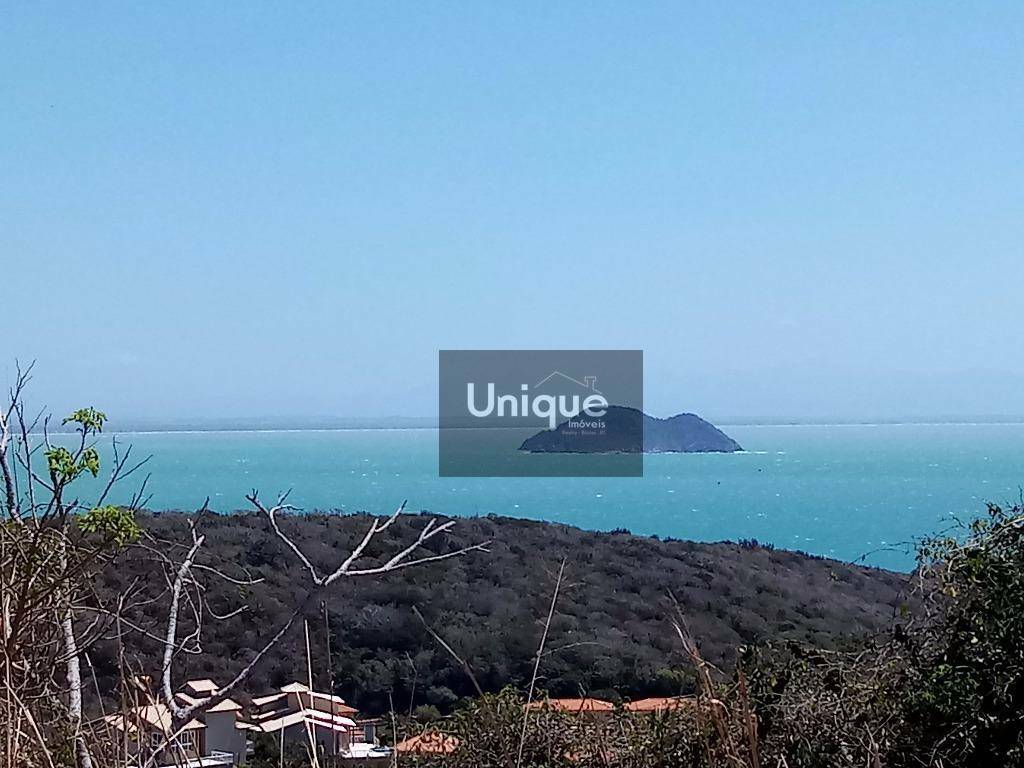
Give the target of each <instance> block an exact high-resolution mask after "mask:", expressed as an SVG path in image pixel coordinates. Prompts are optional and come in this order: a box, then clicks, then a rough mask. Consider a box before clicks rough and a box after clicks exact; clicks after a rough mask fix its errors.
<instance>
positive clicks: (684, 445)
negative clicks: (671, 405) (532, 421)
mask: <svg viewBox="0 0 1024 768" xmlns="http://www.w3.org/2000/svg"><path fill="white" fill-rule="evenodd" d="M519 450H521V451H527V452H530V453H615V452H628V453H634V452H638V451H640V450H642V451H643V452H644V453H734V452H736V451H742V450H743V448H742V447H741V446H740V444H739V443H737V442H736V441H735V440H733V439H732V438H731V437H729V436H728V435H727V434H725V433H724V432H722V430H720V429H718V427H716V426H715V425H713V424H711V423H709V422H707V421H705V420H704V419H702V418H701V417H700V416H697V415H696V414H693V413H679V414H676V415H675V416H671V417H669V418H667V419H658V418H655V417H654V416H649V415H647V414H646V413H643V412H641V411H638V410H637V409H635V408H625V407H623V406H618V405H612V406H609V407H608V410H607V413H606V414H605V415H604V416H602V417H600V419H595V418H591V417H574V418H572V419H567V420H566V421H563V422H562V423H561V424H559V425H558V426H557V427H556V428H555V429H546V430H543V431H541V432H538V433H537V434H535V435H533V436H532V437H529V438H527V439H526V440H524V441H523V444H522V445H521V446H519Z"/></svg>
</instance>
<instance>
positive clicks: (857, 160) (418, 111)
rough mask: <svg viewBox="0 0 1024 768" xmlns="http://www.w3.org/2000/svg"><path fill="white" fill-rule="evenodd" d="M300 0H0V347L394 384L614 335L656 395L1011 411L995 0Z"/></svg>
mask: <svg viewBox="0 0 1024 768" xmlns="http://www.w3.org/2000/svg"><path fill="white" fill-rule="evenodd" d="M297 6H298V7H296V4H285V3H279V4H278V3H275V4H271V3H250V4H247V5H246V6H243V4H240V3H231V4H228V3H220V4H212V3H187V2H177V3H173V4H172V3H146V4H137V3H135V4H129V3H123V4H120V3H104V4H102V7H98V6H96V5H95V4H94V5H92V6H85V5H80V6H75V5H73V4H47V3H31V4H30V3H24V4H21V3H13V4H9V5H7V7H6V9H5V14H4V16H5V20H4V24H3V30H2V32H0V98H2V104H3V116H2V118H0V174H2V178H3V184H2V185H0V254H2V256H0V258H2V259H3V262H4V264H5V267H4V270H3V285H4V288H3V293H4V297H5V298H4V307H5V313H4V314H5V324H6V330H7V333H6V334H5V344H4V354H3V357H4V358H5V359H4V360H3V361H2V362H0V377H2V378H3V379H4V380H9V379H10V376H11V371H12V365H11V362H10V361H11V360H13V358H14V357H16V356H17V357H20V358H22V359H32V358H36V359H38V366H39V367H38V375H37V378H36V382H35V396H36V399H37V400H38V401H40V402H41V403H45V404H47V405H49V406H51V407H53V408H57V409H62V408H64V407H67V406H69V405H77V404H80V403H82V402H88V403H95V404H97V405H102V406H103V407H105V408H106V409H107V410H108V411H110V412H112V413H115V414H118V415H122V416H126V417H128V416H130V417H151V418H169V419H171V418H177V417H195V416H206V417H212V416H220V415H224V416H239V415H247V414H275V415H276V414H296V415H314V414H340V415H364V414H374V415H385V414H410V415H416V414H430V413H432V412H433V410H434V407H435V400H434V397H435V394H434V393H435V391H436V381H435V378H436V361H437V350H438V349H439V348H594V347H598V348H600V347H607V348H642V349H644V350H645V361H646V385H647V387H646V390H647V402H648V405H649V407H650V410H652V411H653V412H654V413H656V414H659V415H668V414H670V413H673V412H676V411H680V410H696V411H698V412H701V413H704V414H707V415H709V416H712V417H716V418H730V417H739V416H754V417H792V416H797V417H813V418H831V417H867V418H871V417H882V416H892V415H921V416H929V415H949V414H1014V415H1022V414H1024V333H1022V332H1021V329H1022V325H1024V324H1022V322H1021V320H1020V309H1019V306H1020V301H1021V292H1022V283H1024V279H1022V278H1024V246H1022V243H1024V216H1022V214H1024V157H1022V155H1024V152H1022V150H1024V138H1022V137H1024V93H1022V90H1024V56H1022V55H1021V50H1024V6H1021V5H1020V4H1017V3H1005V4H999V3H986V4H983V5H982V4H966V3H963V4H943V3H934V4H928V5H925V4H920V3H869V2H864V3H839V2H836V3H799V4H797V3H793V4H789V3H756V4H755V3H721V2H709V3H664V4H661V3H625V2H620V3H601V2H597V3H593V2H587V3H573V2H564V3H506V4H496V3H469V2H463V3H440V2H434V3H411V2H410V3H390V4H380V3H323V4H314V3H303V4H297Z"/></svg>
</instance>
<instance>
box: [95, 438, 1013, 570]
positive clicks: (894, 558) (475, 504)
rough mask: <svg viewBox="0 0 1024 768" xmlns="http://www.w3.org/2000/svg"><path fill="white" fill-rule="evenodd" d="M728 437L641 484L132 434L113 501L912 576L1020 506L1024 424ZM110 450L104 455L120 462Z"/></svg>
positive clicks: (299, 441) (406, 443)
mask: <svg viewBox="0 0 1024 768" xmlns="http://www.w3.org/2000/svg"><path fill="white" fill-rule="evenodd" d="M724 429H725V431H726V432H727V433H728V434H730V435H731V436H732V437H734V438H736V440H738V441H739V442H740V443H741V444H742V445H743V446H744V448H745V449H746V452H744V453H739V454H662V455H648V456H646V457H645V462H644V465H645V466H644V477H642V478H591V477H588V478H558V477H539V478H465V479H463V478H441V477H438V471H437V470H438V455H437V442H438V440H437V431H436V430H434V429H394V430H388V429H365V430H334V431H309V430H302V431H250V432H242V431H229V432H137V433H127V434H121V435H117V440H118V443H119V444H120V446H121V448H122V450H123V448H124V446H126V445H128V444H131V445H132V446H133V455H134V456H137V457H139V458H142V457H144V456H147V455H152V458H151V459H150V460H149V462H148V463H147V464H146V466H145V467H144V468H143V469H141V470H139V472H138V473H137V474H136V475H135V476H133V477H132V478H131V479H130V481H128V482H127V483H126V484H125V485H124V486H123V487H122V488H121V490H120V491H118V492H117V493H115V494H114V497H113V501H116V502H126V501H127V500H128V499H129V498H130V497H131V494H132V492H133V491H134V490H135V488H136V487H137V485H138V481H139V480H141V479H142V474H143V473H149V474H150V475H151V477H150V479H149V481H148V491H149V492H150V493H151V498H150V500H149V503H148V506H149V507H150V508H151V509H194V508H196V507H198V506H199V505H201V504H202V503H203V500H204V498H206V497H207V496H209V498H210V506H211V507H212V508H213V509H214V510H216V511H218V512H231V511H232V510H237V509H244V508H246V505H247V502H246V501H245V494H246V493H248V492H249V491H251V490H252V489H254V488H256V489H259V491H260V494H261V496H263V497H264V498H267V499H270V498H272V497H276V495H277V494H278V493H280V492H281V491H285V490H288V489H291V495H290V497H289V501H290V502H291V503H292V504H295V505H297V506H299V507H301V508H303V509H305V510H308V511H312V510H324V511H329V510H336V511H340V512H355V511H369V512H373V513H378V514H385V513H389V512H391V511H392V510H393V509H395V507H396V506H397V505H398V504H400V503H401V502H402V501H403V500H404V499H408V508H409V509H411V510H430V511H433V512H436V513H438V514H443V515H459V516H473V515H487V514H491V513H494V514H498V515H510V516H515V517H523V518H530V519H534V520H551V521H557V522H561V523H569V524H571V525H575V526H579V527H582V528H587V529H592V530H612V529H616V528H625V529H628V530H630V531H632V532H633V533H636V534H645V535H651V534H656V535H658V536H662V537H675V538H682V539H696V540H702V541H719V540H723V539H731V540H738V539H757V540H759V541H761V542H771V543H773V544H774V545H776V546H778V547H782V548H787V549H798V550H803V551H806V552H810V553H813V554H818V555H825V556H828V557H833V558H838V559H841V560H848V561H854V560H859V561H861V562H865V563H867V564H870V565H875V566H880V567H885V568H892V569H898V570H910V569H911V568H913V566H914V557H913V551H912V549H911V548H910V547H909V546H908V543H909V542H912V541H913V540H914V539H916V538H920V537H921V536H923V535H926V534H929V533H934V532H938V531H942V530H945V529H948V528H949V527H950V526H951V524H952V523H953V520H954V518H961V519H969V518H971V517H974V516H977V515H979V514H983V513H984V509H985V502H987V501H993V502H996V503H1012V502H1014V501H1016V500H1019V498H1020V493H1021V492H1020V486H1021V485H1022V484H1024V424H935V425H928V424H885V425H852V426H851V425H841V426H817V425H815V426H803V425H802V426H749V425H747V426H733V427H729V426H724ZM110 438H111V436H110V435H105V436H104V437H103V440H102V441H101V443H100V447H101V448H102V449H103V453H104V454H105V458H108V459H109V453H110V450H109V448H110ZM89 482H96V481H91V480H90V481H89ZM82 490H83V491H86V490H88V489H82ZM83 497H84V496H83Z"/></svg>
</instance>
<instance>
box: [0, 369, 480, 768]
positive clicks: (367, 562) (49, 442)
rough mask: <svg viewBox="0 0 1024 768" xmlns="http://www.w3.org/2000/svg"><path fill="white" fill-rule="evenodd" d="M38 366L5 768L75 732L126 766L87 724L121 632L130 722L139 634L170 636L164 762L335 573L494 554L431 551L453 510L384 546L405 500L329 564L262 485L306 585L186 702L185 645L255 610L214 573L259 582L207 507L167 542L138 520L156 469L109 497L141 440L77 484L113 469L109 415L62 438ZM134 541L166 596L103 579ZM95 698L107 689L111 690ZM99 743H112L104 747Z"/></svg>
mask: <svg viewBox="0 0 1024 768" xmlns="http://www.w3.org/2000/svg"><path fill="white" fill-rule="evenodd" d="M31 371H32V367H31V366H29V367H28V368H27V369H24V370H22V369H20V368H19V369H18V371H17V376H16V379H15V382H14V384H13V386H12V387H11V390H10V392H9V397H8V401H7V403H6V406H5V407H4V408H3V409H2V411H0V476H2V481H3V489H2V498H0V509H2V513H3V517H2V520H0V636H2V644H0V678H2V686H3V696H2V699H3V701H2V706H3V713H2V714H3V717H4V719H5V721H6V722H7V723H8V724H9V725H8V727H7V728H6V733H5V736H4V741H3V742H2V743H0V750H2V755H0V756H2V765H3V768H14V766H35V765H45V766H48V767H49V768H57V765H58V764H59V763H58V762H55V758H54V755H55V754H57V753H58V752H60V751H61V750H60V749H57V748H56V747H57V746H58V743H59V742H61V741H64V740H67V742H65V743H70V744H72V745H73V751H74V755H75V758H74V762H75V763H76V764H77V765H78V766H79V768H97V761H98V760H99V761H100V762H102V760H101V759H100V758H102V756H104V755H110V754H114V755H117V754H118V753H120V756H121V764H124V762H123V759H124V757H125V756H126V755H125V749H126V747H125V745H124V744H122V745H120V747H119V746H118V745H117V744H115V743H113V742H114V739H113V737H112V736H111V735H110V734H109V733H103V732H102V731H103V728H102V727H101V728H99V729H98V730H90V729H89V728H88V727H87V726H86V724H85V723H84V722H83V712H84V711H85V706H84V703H83V701H84V699H85V696H86V686H85V684H84V682H83V660H84V659H85V658H86V654H87V652H88V650H89V648H90V647H91V645H92V644H94V643H95V642H96V640H97V639H99V638H104V637H106V638H111V637H113V638H116V641H117V643H118V647H119V657H120V658H121V668H122V676H123V677H124V678H125V679H123V680H122V685H121V687H122V698H123V707H122V710H123V711H122V713H121V716H122V717H123V718H124V724H125V725H128V718H129V710H130V709H131V706H130V705H131V704H132V703H137V702H138V692H137V691H134V690H133V693H132V698H133V699H134V701H133V702H129V701H127V699H125V698H124V695H125V694H124V691H126V690H129V689H131V686H130V681H129V680H128V679H127V678H128V677H130V676H131V677H134V674H135V673H137V672H141V670H133V671H130V670H128V665H127V663H126V662H125V661H124V659H125V652H124V648H125V646H126V645H128V644H130V643H131V642H132V641H133V638H138V639H142V638H146V639H147V640H148V641H151V642H157V643H159V647H160V648H161V651H162V652H161V654H160V661H159V664H160V667H159V674H158V675H155V676H153V677H155V679H156V680H157V681H158V682H157V685H156V686H155V689H154V690H151V691H148V692H147V696H148V697H150V698H151V699H152V701H153V702H154V703H157V704H161V705H165V706H166V707H167V709H168V711H169V712H170V715H171V717H170V724H169V726H168V727H167V728H166V731H167V732H166V733H165V734H164V735H165V741H166V743H167V744H168V749H167V750H164V751H162V752H158V753H153V754H150V755H147V756H146V757H145V764H146V765H155V764H156V761H157V759H158V757H160V759H166V758H167V754H168V752H171V751H173V749H174V745H175V744H176V743H177V741H178V739H177V737H178V736H179V735H180V734H181V732H182V729H183V727H184V726H185V725H186V724H187V723H189V722H190V721H191V720H192V719H193V718H195V717H198V716H200V715H202V714H203V713H204V712H205V711H206V710H208V709H209V708H210V707H213V706H215V705H216V704H218V703H219V702H221V701H223V700H224V699H225V698H227V697H228V696H229V695H230V694H231V693H232V692H233V691H235V690H236V689H238V688H239V687H240V686H241V684H242V683H243V682H244V681H245V680H246V678H248V677H249V675H250V674H251V673H252V671H253V669H254V668H255V667H256V665H257V664H259V663H260V661H261V660H262V659H263V658H264V657H266V656H267V654H269V653H271V652H272V651H273V649H274V648H275V647H276V646H277V645H278V644H279V643H280V642H281V640H282V638H284V637H285V635H286V634H287V633H288V632H289V630H290V629H292V627H293V625H294V624H296V622H297V621H298V620H299V619H300V618H301V617H302V616H303V615H304V614H305V613H307V612H308V611H309V609H310V607H311V606H315V605H316V604H317V603H318V602H319V601H320V600H322V599H323V597H324V596H325V593H326V592H327V590H329V589H330V588H331V586H332V585H333V584H336V583H337V582H339V581H340V580H342V579H348V578H357V577H358V578H375V577H382V576H385V575H386V574H388V573H391V572H394V571H397V570H400V569H404V568H410V567H415V566H419V565H425V564H428V563H436V562H440V561H445V560H449V559H451V558H455V557H459V556H462V555H465V554H467V553H470V552H474V551H486V546H487V543H486V542H484V543H479V544H473V545H471V546H466V547H461V548H458V549H453V550H452V551H449V552H442V553H440V554H433V553H431V554H424V553H423V551H422V547H423V546H424V545H425V544H427V543H428V542H430V541H431V540H433V539H435V538H436V537H438V536H441V535H442V534H444V533H445V532H447V531H449V530H450V529H451V528H452V526H453V525H454V524H455V521H453V520H447V521H444V522H439V521H438V520H436V519H429V520H427V522H426V523H425V525H424V526H423V527H422V528H421V529H420V530H419V531H418V533H417V535H416V537H415V538H414V539H413V540H412V541H409V542H407V543H405V544H402V545H399V546H398V547H397V548H396V549H395V550H394V551H393V552H390V553H385V554H381V553H380V552H378V551H376V550H377V549H378V548H379V547H378V546H376V545H375V541H376V540H378V537H379V534H381V533H383V532H385V531H387V530H388V529H389V528H390V527H391V526H392V525H393V524H394V523H395V522H396V521H397V520H398V519H399V517H400V516H401V515H402V514H403V513H404V512H405V504H404V503H403V504H402V505H401V506H399V507H398V509H396V510H395V511H394V512H393V513H392V514H391V515H389V516H386V517H380V518H374V519H373V520H372V521H371V523H370V525H369V527H368V529H367V530H366V532H365V534H364V535H363V537H362V538H361V539H360V540H359V541H358V543H357V544H356V545H355V546H354V547H353V548H352V550H351V551H350V552H348V553H347V555H346V556H344V557H343V558H341V559H340V561H339V562H338V563H337V564H336V565H334V566H333V567H331V568H329V569H328V570H327V571H326V572H321V571H319V570H318V569H317V568H316V567H315V566H314V565H313V561H312V560H311V558H310V557H309V556H307V554H306V553H304V552H303V550H302V549H301V548H300V547H299V546H298V544H297V543H296V541H295V539H294V538H293V537H291V536H289V535H288V534H287V533H286V532H285V530H284V528H282V525H281V522H282V517H284V516H286V515H288V514H289V513H293V512H296V511H297V510H296V509H295V508H294V507H292V506H291V505H289V504H288V503H287V494H284V495H282V496H281V497H279V498H278V499H277V501H276V503H274V504H272V505H266V504H264V503H263V502H262V501H261V500H260V498H259V495H258V494H257V493H256V491H253V492H252V493H251V494H249V495H248V496H247V499H248V501H249V503H250V504H251V505H252V507H253V509H254V510H255V511H256V512H257V513H258V514H260V515H261V516H262V517H263V518H264V519H265V520H266V521H267V524H268V525H269V526H270V528H271V529H272V531H273V533H274V535H275V536H276V537H277V538H278V539H279V540H280V541H281V543H282V544H283V545H284V546H285V547H286V548H287V550H288V551H289V552H290V553H291V554H292V555H293V556H294V557H295V559H296V562H297V564H298V566H299V570H300V572H301V573H302V574H303V576H304V581H305V586H306V588H307V589H306V595H305V597H304V598H302V599H300V600H299V601H298V604H296V605H294V606H292V610H291V611H290V612H289V614H288V616H287V618H286V619H285V620H284V621H282V622H281V623H280V625H279V626H277V627H275V628H274V629H273V631H272V633H271V634H270V636H269V639H267V640H266V641H265V642H264V644H263V645H262V647H260V648H258V649H255V653H254V654H253V655H252V657H251V658H250V659H249V661H248V663H247V664H246V665H245V667H244V668H243V669H242V670H241V671H239V672H238V674H236V675H235V676H234V677H233V678H232V679H231V680H230V681H228V682H227V683H226V684H224V685H223V686H222V687H220V688H218V689H217V690H215V691H213V692H211V693H210V694H208V695H205V696H202V697H200V698H198V699H192V700H189V701H185V700H184V699H182V698H180V697H178V696H176V695H175V664H176V662H177V661H178V660H180V659H181V657H182V655H189V654H196V653H199V652H201V648H202V645H201V641H202V635H203V626H204V622H205V621H207V620H211V619H212V620H216V621H229V620H232V619H234V618H236V617H237V616H238V615H239V614H240V613H241V611H243V610H244V609H245V606H244V605H239V606H237V607H235V608H234V609H232V610H228V611H227V612H223V611H221V612H217V611H216V610H214V609H213V608H212V606H210V605H209V603H208V601H207V599H206V593H207V591H208V587H209V585H210V583H211V580H214V579H221V580H227V581H229V582H231V583H233V584H237V585H240V586H250V585H253V584H255V583H256V582H257V581H258V579H253V578H251V577H250V575H249V574H248V573H245V572H244V571H243V572H241V573H232V572H230V564H218V563H215V562H204V561H203V558H202V555H203V553H204V545H205V544H206V535H205V534H204V532H203V524H204V518H205V515H206V514H207V513H208V509H207V506H206V504H204V505H203V506H202V507H201V508H200V510H199V511H198V512H197V513H196V514H195V515H192V516H191V517H190V518H189V525H188V532H187V538H186V539H185V540H181V541H168V540H157V539H155V538H154V537H153V536H151V535H150V534H149V533H148V532H147V531H145V530H143V529H142V528H140V527H139V526H138V525H137V523H136V521H135V515H136V512H138V511H139V510H140V509H141V508H142V507H143V506H144V505H145V504H146V503H147V501H148V497H147V496H146V485H147V482H146V481H147V480H148V478H146V479H144V480H143V481H142V482H141V484H140V487H139V489H138V490H137V491H136V492H135V493H134V494H133V495H132V497H131V500H130V502H129V503H128V504H127V505H121V506H114V505H112V504H109V503H108V497H110V496H111V492H112V490H113V489H114V488H115V486H117V485H119V484H120V483H122V482H123V481H124V480H126V479H127V478H129V477H130V476H131V475H133V474H134V473H135V472H137V471H138V470H139V469H140V468H141V467H142V466H143V465H144V464H145V463H146V461H147V459H143V460H141V461H134V460H133V458H132V452H131V449H130V448H128V449H123V448H122V446H120V445H119V444H118V442H117V440H116V438H115V439H114V440H113V448H112V453H113V461H112V463H111V466H110V468H109V470H108V476H107V479H106V481H105V482H103V483H102V484H101V487H100V491H99V492H98V493H97V494H96V495H95V498H93V499H91V500H88V501H86V500H83V499H81V498H80V497H78V496H77V495H75V490H74V489H75V488H77V487H78V486H77V485H74V481H75V480H76V479H77V478H78V477H80V476H82V475H83V474H90V475H93V476H98V475H99V472H100V456H99V451H98V450H97V448H96V445H97V440H98V437H99V435H100V433H101V432H102V429H103V425H104V422H105V419H106V417H105V415H104V414H103V413H101V412H99V411H96V410H95V409H93V408H87V409H82V410H79V411H75V412H74V413H73V414H71V415H70V416H69V417H68V418H67V419H65V420H64V421H63V422H62V425H68V424H70V425H71V427H72V428H73V430H74V432H72V433H71V434H64V435H61V436H60V438H59V439H58V438H57V437H56V436H55V435H51V429H50V419H49V418H48V417H44V416H42V415H41V414H40V415H37V416H35V417H31V416H29V415H28V414H27V412H26V409H25V405H24V399H23V396H24V391H25V387H26V385H27V384H28V382H29V381H30V379H31ZM126 548H131V550H132V551H133V552H135V553H136V555H137V556H144V557H147V558H149V559H150V560H151V562H152V563H154V565H155V567H154V568H153V575H155V576H156V577H157V578H160V579H162V580H163V586H162V588H158V589H157V590H156V591H155V593H154V592H153V590H148V591H147V590H146V589H144V586H145V585H142V584H140V583H138V580H136V581H135V582H133V583H132V584H130V585H129V586H128V587H127V588H126V589H125V590H123V591H122V593H121V594H120V595H118V596H117V598H116V600H114V601H113V602H109V601H108V602H105V601H104V599H102V598H101V596H100V595H99V594H97V593H96V591H95V590H93V588H92V584H93V582H94V581H95V579H96V578H97V576H98V575H99V574H100V573H102V571H103V569H104V568H106V567H109V566H110V565H111V563H113V562H114V561H115V559H116V558H117V557H118V556H119V555H121V554H123V553H124V551H125V550H126ZM154 603H155V604H157V605H160V606H164V608H163V610H161V611H160V614H161V615H162V616H163V617H164V618H163V620H162V621H163V623H162V626H161V627H153V626H147V625H144V624H141V623H136V622H134V621H133V620H132V618H131V617H132V616H133V615H134V613H133V611H137V609H139V608H140V607H142V606H146V607H148V608H152V605H153V604H154ZM185 617H187V620H186V621H184V622H183V618H185ZM140 677H141V676H140ZM95 695H96V697H97V699H99V696H100V692H99V691H98V690H97V691H95ZM98 704H99V702H98V701H97V705H98ZM103 742H105V743H103ZM98 744H100V745H101V747H102V748H99V749H98V748H97V745H98Z"/></svg>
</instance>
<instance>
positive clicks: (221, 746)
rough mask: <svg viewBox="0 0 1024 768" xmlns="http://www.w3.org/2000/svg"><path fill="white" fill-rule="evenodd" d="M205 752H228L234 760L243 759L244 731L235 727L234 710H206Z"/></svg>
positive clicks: (240, 760) (238, 761)
mask: <svg viewBox="0 0 1024 768" xmlns="http://www.w3.org/2000/svg"><path fill="white" fill-rule="evenodd" d="M205 719H206V754H211V753H212V752H214V751H215V750H216V751H217V752H230V753H231V754H233V755H234V756H235V762H236V763H241V762H243V761H244V760H245V733H244V732H243V731H239V730H238V729H237V728H235V713H234V712H207V713H206V716H205Z"/></svg>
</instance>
